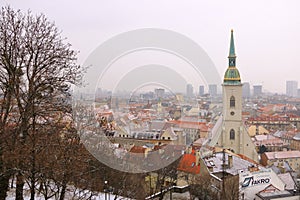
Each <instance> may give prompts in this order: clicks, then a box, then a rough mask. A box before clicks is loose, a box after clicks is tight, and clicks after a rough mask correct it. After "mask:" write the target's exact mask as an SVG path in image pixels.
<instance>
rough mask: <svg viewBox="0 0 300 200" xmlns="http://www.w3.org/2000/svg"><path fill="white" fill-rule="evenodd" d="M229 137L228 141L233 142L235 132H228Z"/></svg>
mask: <svg viewBox="0 0 300 200" xmlns="http://www.w3.org/2000/svg"><path fill="white" fill-rule="evenodd" d="M229 135H230V139H231V140H234V138H235V132H234V130H233V129H231V130H230V132H229Z"/></svg>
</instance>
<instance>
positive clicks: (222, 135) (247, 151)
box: [209, 30, 258, 161]
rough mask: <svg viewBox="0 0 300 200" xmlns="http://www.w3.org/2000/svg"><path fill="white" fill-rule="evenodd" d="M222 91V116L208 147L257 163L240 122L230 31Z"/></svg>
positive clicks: (238, 80) (239, 91)
mask: <svg viewBox="0 0 300 200" xmlns="http://www.w3.org/2000/svg"><path fill="white" fill-rule="evenodd" d="M222 90H223V115H222V116H221V117H220V118H219V120H218V121H217V123H216V124H215V126H214V128H213V129H212V135H211V137H212V138H211V140H210V143H209V145H210V146H216V147H221V148H225V149H229V150H231V151H232V152H234V153H236V154H243V155H245V156H247V157H248V158H251V159H252V160H255V161H258V154H257V152H256V150H255V146H254V144H253V142H252V140H251V138H250V136H249V134H248V132H247V129H246V127H245V126H244V123H243V121H242V103H243V99H242V83H241V77H240V73H239V71H238V69H237V68H236V55H235V47H234V39H233V30H231V38H230V48H229V56H228V68H227V70H226V72H225V75H224V80H223V84H222Z"/></svg>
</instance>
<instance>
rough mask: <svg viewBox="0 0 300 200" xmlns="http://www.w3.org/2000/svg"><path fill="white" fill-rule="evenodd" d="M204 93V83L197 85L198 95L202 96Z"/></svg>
mask: <svg viewBox="0 0 300 200" xmlns="http://www.w3.org/2000/svg"><path fill="white" fill-rule="evenodd" d="M203 95H204V85H200V86H199V96H203Z"/></svg>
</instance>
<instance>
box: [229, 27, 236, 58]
mask: <svg viewBox="0 0 300 200" xmlns="http://www.w3.org/2000/svg"><path fill="white" fill-rule="evenodd" d="M229 57H235V48H234V39H233V29H231V37H230V48H229Z"/></svg>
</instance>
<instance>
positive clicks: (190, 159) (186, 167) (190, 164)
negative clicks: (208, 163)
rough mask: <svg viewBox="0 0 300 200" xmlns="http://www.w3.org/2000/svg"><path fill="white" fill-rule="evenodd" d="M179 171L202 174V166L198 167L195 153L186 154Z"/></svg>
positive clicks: (180, 163)
mask: <svg viewBox="0 0 300 200" xmlns="http://www.w3.org/2000/svg"><path fill="white" fill-rule="evenodd" d="M177 169H178V170H179V171H183V172H187V173H191V174H199V173H200V164H198V165H197V166H196V156H195V155H194V151H193V152H192V153H191V154H184V155H183V156H182V158H181V160H180V162H179V165H178V168H177Z"/></svg>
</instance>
